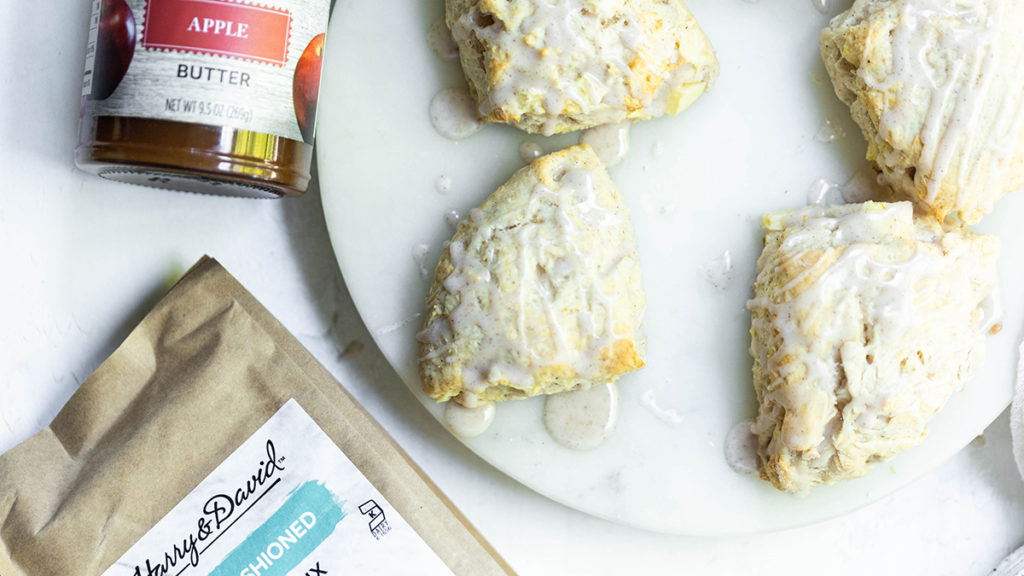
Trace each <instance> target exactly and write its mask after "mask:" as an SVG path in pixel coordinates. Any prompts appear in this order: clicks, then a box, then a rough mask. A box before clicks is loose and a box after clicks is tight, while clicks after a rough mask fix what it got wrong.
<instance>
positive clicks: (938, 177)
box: [821, 0, 1024, 224]
mask: <svg viewBox="0 0 1024 576" xmlns="http://www.w3.org/2000/svg"><path fill="white" fill-rule="evenodd" d="M1022 29H1024V3H1021V2H1016V1H1013V0H959V1H957V2H951V1H947V0H856V1H855V2H854V3H853V6H852V7H851V8H850V9H849V10H848V11H846V12H844V13H843V14H840V15H839V16H837V17H836V18H835V19H833V20H832V22H831V23H830V24H829V26H828V27H827V28H825V29H824V30H822V32H821V56H822V60H824V62H825V67H826V68H827V69H828V73H829V76H830V77H831V78H832V83H833V85H834V87H835V91H836V95H838V96H839V99H840V100H842V101H843V102H845V103H846V104H847V105H849V106H850V110H851V112H852V114H853V119H854V120H855V121H856V122H857V124H858V125H859V126H860V128H861V131H862V132H863V133H864V136H865V138H867V141H868V152H867V158H868V160H871V161H873V162H874V164H875V166H876V168H877V169H878V170H880V171H881V173H882V175H883V178H884V179H885V181H886V182H887V183H888V184H889V186H891V187H892V189H893V190H894V191H895V192H896V193H897V195H898V196H900V197H902V198H905V199H911V200H914V201H915V202H917V203H918V204H919V205H921V206H922V207H923V208H925V210H926V211H928V212H929V213H931V214H933V215H934V216H935V217H936V218H937V219H938V220H939V221H943V220H945V218H946V215H947V214H950V213H956V214H957V215H958V216H959V218H960V220H961V221H963V222H965V223H968V224H972V223H975V222H977V221H979V220H980V219H981V218H982V217H983V216H984V215H985V214H987V213H989V212H991V211H992V207H993V205H994V204H995V203H996V201H997V200H999V198H1000V197H1002V196H1003V195H1004V194H1006V193H1007V192H1011V191H1013V190H1016V189H1017V188H1019V187H1021V186H1022V185H1024V34H1022V33H1021V30H1022Z"/></svg>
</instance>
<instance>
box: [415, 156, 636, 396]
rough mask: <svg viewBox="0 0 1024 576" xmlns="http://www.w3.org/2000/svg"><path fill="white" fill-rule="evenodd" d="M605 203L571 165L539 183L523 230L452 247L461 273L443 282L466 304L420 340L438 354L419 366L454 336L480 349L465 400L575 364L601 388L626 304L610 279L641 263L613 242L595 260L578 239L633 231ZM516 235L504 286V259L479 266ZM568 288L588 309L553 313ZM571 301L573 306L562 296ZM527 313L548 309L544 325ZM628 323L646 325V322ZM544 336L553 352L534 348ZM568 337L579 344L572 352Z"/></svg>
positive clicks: (468, 369) (468, 372)
mask: <svg viewBox="0 0 1024 576" xmlns="http://www.w3.org/2000/svg"><path fill="white" fill-rule="evenodd" d="M605 201H607V200H600V199H599V195H598V192H597V190H596V188H595V186H594V183H593V177H592V175H591V174H590V173H588V172H586V171H585V170H580V169H570V170H567V171H566V172H564V173H563V174H562V175H561V176H560V178H558V186H557V187H555V188H554V189H553V188H549V187H548V186H545V185H544V184H537V185H536V186H535V187H534V189H533V191H532V193H531V195H530V197H529V200H528V202H527V204H526V206H525V208H524V209H523V217H522V219H521V221H522V222H523V224H522V225H512V226H509V227H504V226H503V227H501V228H493V227H486V226H482V227H481V229H480V230H478V231H477V233H475V234H474V235H473V236H472V238H470V239H469V242H470V244H469V245H468V246H467V245H466V244H464V243H463V242H461V241H453V242H451V243H450V244H449V246H448V250H449V253H450V257H451V263H452V265H453V267H454V271H453V272H452V273H451V274H450V275H449V276H448V277H447V278H445V279H444V280H443V282H442V285H443V287H444V289H445V291H446V292H448V293H450V294H452V295H454V296H456V297H457V298H458V301H459V304H458V305H457V306H456V307H455V308H454V310H452V312H451V314H450V315H449V317H448V318H442V317H438V318H434V319H433V320H432V321H431V323H430V325H428V326H427V327H426V328H425V329H424V330H423V331H422V332H420V333H419V334H418V335H417V339H418V340H419V341H421V342H426V343H432V344H435V345H438V347H437V349H436V350H435V351H434V352H432V353H431V354H429V355H427V356H425V357H423V358H420V361H421V362H422V361H426V360H432V359H436V358H444V357H445V356H446V355H447V354H448V352H449V350H450V349H451V348H452V347H453V346H454V345H455V344H456V341H455V340H454V335H455V334H466V333H474V334H478V337H479V340H480V341H479V345H478V349H477V350H476V353H475V354H474V355H473V356H472V361H471V362H469V363H468V364H467V365H466V366H465V367H464V370H463V378H464V380H463V398H462V401H463V402H464V403H465V404H467V405H470V406H472V405H474V403H475V402H476V401H477V398H476V397H475V394H477V393H480V392H482V391H483V390H485V389H486V388H488V387H489V386H490V385H492V383H494V382H500V381H507V382H508V383H509V384H510V385H513V386H515V387H517V388H520V389H522V390H531V389H532V387H533V377H532V375H531V371H533V370H536V369H538V368H542V367H545V366H567V367H570V368H571V369H572V370H573V371H574V372H575V374H576V375H577V378H578V380H579V381H580V382H581V384H582V385H587V384H591V383H594V382H596V381H595V380H588V379H594V378H596V377H597V376H598V375H599V374H600V372H601V363H602V361H603V360H602V355H603V354H604V353H606V351H607V350H609V349H610V347H611V345H612V343H613V342H614V340H615V339H616V337H617V332H616V329H615V322H616V313H615V310H616V307H617V306H620V305H621V304H620V302H624V301H625V299H626V298H627V295H625V294H618V293H615V292H614V291H609V290H611V289H612V286H611V285H610V284H608V282H606V281H605V278H611V277H613V276H614V275H615V274H618V273H620V272H621V271H622V270H629V269H630V268H629V267H633V266H637V263H636V262H635V260H634V259H633V256H632V254H631V252H630V251H629V248H630V246H629V245H628V244H625V243H621V245H620V243H619V242H618V241H616V243H615V246H616V247H618V248H621V249H622V250H623V251H618V252H614V253H612V254H610V255H607V254H606V255H602V259H601V260H596V259H595V258H594V257H593V255H592V252H594V251H593V250H592V249H588V247H587V246H581V245H578V242H579V241H581V240H586V241H587V242H593V241H594V240H595V237H594V236H595V234H597V235H600V234H605V233H607V234H611V235H615V236H618V235H622V234H623V233H624V230H626V229H629V226H630V225H629V221H628V218H627V217H625V216H624V214H622V213H620V212H618V211H616V210H614V209H612V208H610V207H608V206H605V205H604V203H603V202H605ZM542 222H549V223H552V222H553V225H550V224H549V225H542V224H541V223H542ZM465 224H469V225H475V226H479V225H481V218H480V211H479V209H474V210H472V211H471V212H470V215H469V219H468V222H466V221H464V225H465ZM509 234H511V235H513V236H514V238H515V242H514V243H515V245H516V250H517V253H516V258H515V267H516V270H515V281H514V282H508V281H506V283H505V284H504V285H499V284H498V282H496V281H495V279H494V277H493V275H492V274H491V270H490V268H489V266H490V265H492V264H491V263H490V261H489V260H488V259H489V258H497V255H496V254H495V253H494V252H489V253H485V254H483V255H482V256H483V258H484V259H483V260H481V258H480V256H481V254H480V252H481V247H482V246H483V245H485V244H489V245H492V246H493V243H494V242H495V238H494V237H495V236H497V235H509ZM630 235H631V234H630ZM505 241H509V240H505ZM492 250H493V248H492ZM622 267H627V268H622ZM570 278H575V280H574V281H572V282H569V279H570ZM561 290H586V293H583V294H577V295H576V298H575V299H569V300H575V301H579V302H581V303H583V305H584V306H585V307H584V308H581V309H579V310H577V311H576V313H575V314H570V315H568V316H567V315H565V314H561V315H559V314H556V310H555V308H554V303H555V301H556V299H558V298H559V292H560V291H561ZM564 301H568V300H559V302H564ZM527 308H540V309H542V310H544V311H545V316H546V319H547V322H546V323H543V325H538V324H537V323H535V322H528V320H527V317H526V310H527ZM499 318H501V319H504V321H505V322H506V323H511V324H514V325H515V326H516V328H515V330H513V331H512V332H511V333H509V332H506V331H503V330H502V329H500V328H499V324H498V322H499ZM509 320H511V322H508V321H509ZM620 321H621V319H620ZM630 321H632V322H634V323H635V324H639V321H640V319H639V317H637V318H630ZM567 322H571V323H572V325H567V324H566V323H567ZM630 329H631V330H633V331H634V333H638V332H639V326H638V325H634V326H630ZM544 332H546V333H547V335H548V336H550V340H551V341H553V342H554V343H555V349H554V350H547V349H538V348H536V343H537V342H542V341H544V340H545V339H544V338H542V337H541V333H544ZM567 332H571V333H572V334H573V335H574V337H576V338H578V339H579V340H580V341H581V345H580V346H575V347H569V346H567V345H566V339H567V336H566V333H567Z"/></svg>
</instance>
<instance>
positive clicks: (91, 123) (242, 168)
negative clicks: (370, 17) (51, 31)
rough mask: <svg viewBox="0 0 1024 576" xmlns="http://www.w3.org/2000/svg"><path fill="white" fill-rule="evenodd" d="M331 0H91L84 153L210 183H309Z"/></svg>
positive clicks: (233, 186) (114, 171) (113, 173)
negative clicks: (318, 94)
mask: <svg viewBox="0 0 1024 576" xmlns="http://www.w3.org/2000/svg"><path fill="white" fill-rule="evenodd" d="M329 9H330V0H93V5H92V18H91V20H90V28H89V45H88V48H87V50H86V62H85V75H84V82H83V88H82V107H81V119H82V121H81V126H80V131H79V139H78V147H77V149H76V151H75V161H76V163H77V164H78V167H79V168H81V169H83V170H85V171H88V172H92V173H94V174H98V175H100V176H102V177H104V178H109V179H111V180H117V181H121V182H129V183H133V184H142V185H146V186H156V187H160V188H170V189H175V190H185V191H191V192H204V193H212V194H227V195H233V196H255V197H279V196H287V195H296V194H302V193H303V192H305V191H306V187H307V186H308V185H309V179H310V168H311V165H312V160H313V135H314V127H315V123H316V107H317V93H318V91H319V88H320V62H321V57H322V55H323V50H324V39H325V33H326V30H327V18H328V13H329Z"/></svg>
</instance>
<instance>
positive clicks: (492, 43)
mask: <svg viewBox="0 0 1024 576" xmlns="http://www.w3.org/2000/svg"><path fill="white" fill-rule="evenodd" d="M445 7H446V12H445V19H446V21H447V23H448V27H449V28H450V29H451V31H452V35H453V36H454V38H455V41H456V42H457V43H458V45H459V58H460V60H461V61H462V69H463V71H464V72H465V75H466V79H467V80H468V81H469V88H470V91H471V92H472V93H473V95H474V96H475V97H476V99H477V102H478V103H479V105H480V116H481V118H482V119H483V120H484V121H485V122H507V123H510V124H513V125H515V126H518V127H519V128H522V129H523V130H526V131H527V132H530V133H543V134H548V135H550V134H558V133H563V132H571V131H573V130H580V129H584V128H589V127H591V126H598V125H601V124H608V123H613V122H622V121H624V120H641V119H647V118H655V117H658V116H661V115H663V114H666V113H667V114H676V113H678V112H679V111H681V110H683V109H684V108H686V107H687V106H689V105H690V104H692V103H693V101H694V100H696V99H697V97H698V96H700V95H701V94H703V93H704V92H705V91H707V90H708V88H709V87H710V86H711V83H712V82H713V81H714V79H715V77H716V76H717V75H718V61H717V60H716V58H715V53H714V50H713V49H712V47H711V43H710V42H709V41H708V39H707V37H706V36H705V35H704V32H703V31H702V30H701V29H700V26H698V25H697V20H696V19H695V18H694V17H693V15H692V14H691V13H690V11H689V10H688V9H687V8H686V6H685V5H684V4H683V3H682V1H681V0H558V1H552V0H446V2H445Z"/></svg>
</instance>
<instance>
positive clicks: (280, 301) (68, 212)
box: [0, 0, 1024, 576]
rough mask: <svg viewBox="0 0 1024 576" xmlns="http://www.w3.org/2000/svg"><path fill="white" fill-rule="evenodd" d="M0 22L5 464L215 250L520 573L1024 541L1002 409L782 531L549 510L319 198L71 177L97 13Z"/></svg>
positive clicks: (938, 552)
mask: <svg viewBox="0 0 1024 576" xmlns="http://www.w3.org/2000/svg"><path fill="white" fill-rule="evenodd" d="M365 1H370V0H365ZM722 1H723V2H732V1H735V2H740V1H741V0H722ZM771 1H783V0H771ZM786 1H793V2H796V1H803V0H786ZM4 8H5V10H4V14H5V18H4V19H2V20H0V174H3V175H4V176H5V178H6V179H5V182H4V183H3V185H2V186H0V270H2V272H0V274H2V275H3V276H2V278H0V451H4V450H6V449H8V448H10V447H11V446H13V445H14V444H16V443H17V442H19V441H21V440H23V439H25V438H26V437H28V436H29V435H31V434H32V433H34V432H36V431H37V430H39V429H40V428H41V427H43V426H45V425H46V424H47V423H48V421H49V420H50V419H51V418H52V417H53V415H54V414H56V412H57V410H58V409H59V407H60V406H61V405H62V403H63V402H64V401H65V400H66V399H67V397H68V396H70V394H71V393H72V392H73V391H74V390H75V388H76V386H77V385H78V383H80V382H81V381H82V380H83V379H84V378H86V377H87V376H88V374H89V373H91V372H92V370H94V369H95V368H96V366H98V365H99V363H100V362H101V361H102V360H103V359H104V358H105V357H106V356H107V355H108V354H110V352H111V351H112V350H113V349H114V347H116V345H117V344H118V343H119V342H120V341H121V339H123V338H124V337H125V336H126V335H127V333H128V331H129V330H130V329H131V328H132V327H133V326H134V325H135V323H136V322H138V320H139V319H140V318H141V317H142V315H143V314H144V313H145V311H146V310H147V309H148V308H149V307H150V306H151V305H152V304H153V303H154V302H155V301H156V300H157V299H158V298H159V295H160V294H161V293H162V290H163V289H164V287H165V286H166V284H167V282H168V281H169V280H173V279H174V278H176V277H177V276H178V275H179V274H180V273H181V272H182V271H183V270H184V269H185V268H187V267H188V266H190V265H191V264H192V263H193V262H194V261H195V260H196V259H197V258H199V256H201V255H202V254H204V253H206V254H210V255H212V256H214V257H216V258H218V259H219V260H220V261H221V262H222V263H223V264H224V265H225V266H226V267H227V268H228V270H230V271H231V272H232V273H234V274H235V275H236V276H237V277H238V278H239V279H240V280H241V281H242V282H243V284H245V285H246V286H247V287H248V288H249V290H250V291H252V292H253V294H255V295H256V297H257V298H258V299H260V300H261V301H262V302H263V303H264V304H265V305H266V306H267V307H268V308H269V309H270V310H271V312H273V313H274V314H275V315H277V317H278V318H279V319H280V320H281V321H282V322H283V323H284V324H285V326H287V327H288V328H289V329H290V330H291V331H292V332H293V333H295V334H296V335H297V336H298V337H299V339H300V340H301V341H302V342H303V343H304V344H305V345H306V346H307V347H308V348H309V349H310V350H311V351H312V352H313V354H314V355H315V356H316V357H317V358H318V359H319V360H320V361H321V362H323V363H324V364H325V365H326V366H327V368H328V369H329V370H330V371H331V372H332V373H333V374H334V375H335V376H337V377H338V379H339V380H340V381H341V382H342V383H344V385H345V386H346V387H347V388H348V389H349V390H350V391H351V392H352V393H353V394H354V395H355V396H356V398H357V399H358V400H359V401H360V402H362V403H363V405H364V406H365V407H366V408H367V409H368V410H369V411H370V413H371V414H373V415H374V416H375V417H376V418H377V419H378V420H379V421H380V422H381V423H382V424H383V425H384V427H385V428H386V429H387V430H388V431H389V432H390V433H391V434H392V435H393V436H394V438H395V439H396V440H397V441H398V442H399V444H401V445H402V446H403V447H404V448H405V449H406V450H407V451H408V452H409V454H410V456H411V457H412V458H413V459H414V460H415V461H416V462H417V463H418V464H419V465H420V466H421V467H422V468H423V469H424V470H425V471H426V473H427V474H428V475H429V476H430V477H431V478H432V479H433V480H434V481H435V482H436V483H437V484H438V485H439V486H440V487H441V489H442V490H444V491H445V493H447V494H448V496H449V497H450V498H451V499H452V500H453V501H454V502H455V504H456V505H457V506H458V507H459V508H460V509H461V510H462V511H463V513H464V514H465V515H466V516H467V517H468V518H469V520H470V521H471V522H473V523H474V524H475V525H476V526H477V527H478V528H479V529H480V531H481V532H482V533H483V534H484V536H485V537H486V538H488V539H489V540H490V541H491V543H492V544H493V545H494V546H495V548H496V549H497V550H498V551H499V552H500V553H501V554H502V555H503V556H504V557H505V558H506V559H507V560H508V561H509V562H510V563H511V565H512V566H513V567H514V568H515V569H516V570H518V571H519V572H520V573H521V574H524V575H533V574H569V573H587V574H620V573H627V572H628V573H638V572H639V571H640V569H643V570H646V571H647V572H649V573H652V574H655V573H656V574H661V573H669V574H681V573H694V574H740V573H743V574H786V575H787V576H789V575H802V574H821V573H829V574H836V575H844V574H851V575H852V574H865V573H871V574H897V573H906V574H933V575H945V574H949V575H953V574H956V575H974V574H977V575H983V574H987V573H988V572H989V571H990V570H991V569H992V568H993V567H994V566H995V565H996V564H997V563H998V562H999V560H1000V559H1001V558H1002V556H1003V555H1005V554H1006V553H1008V552H1009V551H1010V550H1011V549H1012V548H1014V547H1016V546H1017V545H1020V544H1024V522H1021V519H1022V518H1024V484H1022V483H1021V481H1020V479H1019V477H1018V476H1017V474H1016V470H1015V468H1014V465H1013V463H1012V458H1011V454H1010V443H1009V432H1008V424H1007V418H1006V415H1005V413H1004V415H1003V416H1001V417H1000V418H999V419H997V420H996V422H995V423H994V424H993V425H992V426H991V427H990V428H989V429H988V430H987V431H986V433H985V435H984V437H983V438H984V440H979V441H976V442H975V443H973V444H972V445H971V446H969V447H967V448H966V449H965V450H963V451H962V452H960V453H959V454H958V455H957V456H955V457H954V458H953V459H951V460H950V461H949V462H947V463H946V464H944V465H942V466H940V467H939V468H937V469H936V470H934V471H933V472H931V473H929V474H928V475H926V476H925V477H924V478H922V479H921V480H919V481H917V482H915V483H913V484H911V485H910V486H908V487H907V488H904V489H903V490H901V491H899V492H897V493H896V494H894V495H892V496H890V497H887V498H885V499H884V500H882V501H880V502H878V503H876V504H873V505H871V506H869V507H867V508H864V509H862V510H860V511H857V512H854V513H852V514H849V515H847V516H844V517H841V518H838V519H835V520H831V521H828V522H824V523H822V524H818V525H815V526H809V527H805V528H800V529H795V530H789V531H785V532H778V533H772V534H766V535H759V536H750V537H742V538H722V539H694V538H680V537H670V536H662V535H657V534H653V533H648V532H644V531H641V530H636V529H632V528H624V527H620V526H616V525H613V524H610V523H607V522H604V521H600V520H596V519H594V518H591V517H588V516H586V515H583V514H581V513H578V512H575V511H572V510H569V509H567V508H564V507H562V506H560V505H558V504H555V503H552V502H550V501H548V500H546V499H544V498H542V497H540V496H538V495H536V494H535V493H533V492H531V491H529V490H527V489H525V488H523V487H521V486H520V485H518V484H516V483H515V482H514V481H512V480H510V479H508V478H506V477H505V476H503V475H501V474H500V473H498V472H496V471H495V470H494V469H492V468H490V467H489V466H488V465H486V464H484V463H483V462H482V461H481V460H479V459H478V458H476V457H475V456H473V455H472V454H471V453H470V452H469V451H468V450H466V449H465V448H464V447H463V446H462V445H461V444H459V443H458V442H457V441H455V440H454V439H453V438H451V437H450V435H448V433H447V432H446V431H445V430H444V429H443V428H442V427H441V426H440V424H438V423H436V422H435V421H434V420H433V418H432V417H431V416H430V415H429V414H427V412H426V411H425V410H423V409H422V407H420V405H419V404H418V403H417V402H416V400H415V399H414V398H413V397H412V396H411V395H410V394H409V393H408V392H407V390H406V388H405V387H404V385H403V384H402V383H401V381H400V380H399V379H398V377H397V375H396V374H395V373H394V372H393V371H392V370H391V368H390V367H388V365H387V364H386V362H385V361H384V359H383V358H382V356H381V355H380V353H379V351H378V350H377V349H376V348H375V347H374V345H373V344H372V341H371V339H370V337H369V334H368V333H367V331H366V328H365V327H364V326H363V324H362V322H361V321H360V320H359V318H358V316H357V315H356V312H355V309H354V307H353V305H352V303H351V299H350V298H349V296H348V294H347V292H346V289H345V286H344V282H343V280H342V278H341V275H340V273H339V272H338V270H337V265H336V264H335V260H334V256H333V254H332V252H331V249H330V244H329V240H328V238H327V234H326V230H325V227H324V223H323V216H322V211H321V207H320V201H319V192H318V190H317V189H315V188H314V189H313V190H311V192H310V193H309V194H308V195H306V196H305V197H302V198H298V199H291V200H284V201H247V200H235V199H225V198H208V197H201V196H194V195H186V194H175V193H170V192H164V191H157V190H148V189H142V188H133V187H129V186H125V185H119V184H114V183H109V182H105V181H101V180H98V179H95V178H93V177H90V176H87V175H85V174H81V173H78V172H76V171H75V169H74V165H73V161H72V151H73V148H74V143H75V138H76V135H75V132H76V123H77V116H78V90H79V88H78V87H79V78H80V74H81V66H82V51H83V47H84V45H85V32H86V19H87V17H88V15H87V11H88V6H87V5H86V3H85V2H77V3H72V2H68V1H67V0H39V1H36V2H13V1H11V0H7V1H5V2H4ZM1007 297H1014V295H1007ZM1017 297H1020V296H1019V295H1017Z"/></svg>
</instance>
